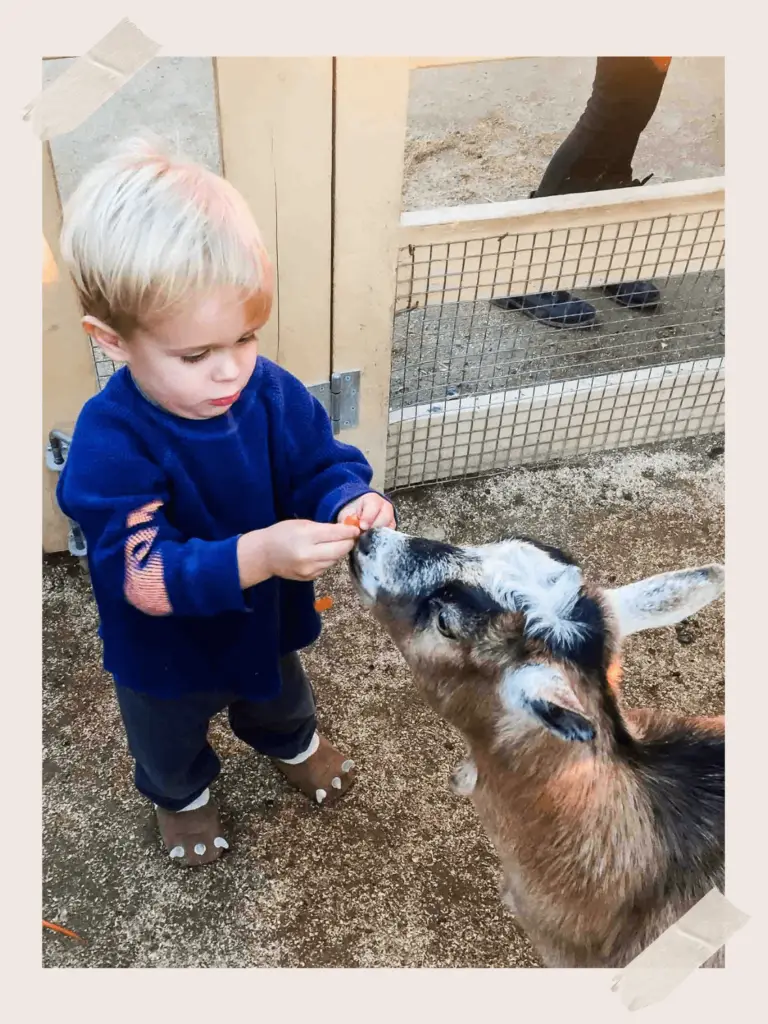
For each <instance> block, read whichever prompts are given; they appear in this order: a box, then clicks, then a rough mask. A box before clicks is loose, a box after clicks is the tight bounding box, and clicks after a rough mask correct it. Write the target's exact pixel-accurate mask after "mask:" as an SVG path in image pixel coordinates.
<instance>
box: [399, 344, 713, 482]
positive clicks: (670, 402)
mask: <svg viewBox="0 0 768 1024" xmlns="http://www.w3.org/2000/svg"><path fill="white" fill-rule="evenodd" d="M724 386H725V361H724V359H723V357H713V358H710V359H700V360H689V361H686V362H680V363H673V364H669V365H667V366H652V367H647V368H644V369H635V370H623V371H620V372H617V373H611V374H603V375H600V376H594V377H587V378H581V379H578V380H570V381H564V382H559V383H552V384H542V385H536V386H533V387H527V388H520V389H516V390H514V391H506V392H496V393H494V394H490V395H478V396H474V397H466V398H458V399H451V400H449V401H447V402H445V403H441V405H442V408H440V409H439V411H436V410H435V406H434V405H421V406H412V407H410V408H407V409H403V410H400V411H397V412H392V413H391V414H390V417H389V424H390V435H389V447H388V453H387V474H386V486H387V487H389V488H400V487H410V486H413V485H415V484H422V483H430V482H434V481H437V480H448V479H453V478H456V477H460V476H465V475H472V474H477V473H484V472H490V471H494V470H501V469H505V468H508V467H511V466H518V465H529V464H534V463H537V462H544V461H551V460H552V459H557V458H563V457H567V456H573V455H584V454H586V453H587V452H590V451H596V450H600V449H606V448H624V447H627V446H629V445H636V444H648V443H650V442H653V441H661V440H670V439H671V438H675V437H685V436H690V435H692V434H705V433H712V432H714V431H717V430H721V429H722V428H723V423H724V413H725V409H724V402H723V394H724Z"/></svg>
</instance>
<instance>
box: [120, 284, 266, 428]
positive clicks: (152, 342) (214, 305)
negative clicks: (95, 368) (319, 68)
mask: <svg viewBox="0 0 768 1024" xmlns="http://www.w3.org/2000/svg"><path fill="white" fill-rule="evenodd" d="M270 300H271V297H270V298H267V299H265V297H264V296H263V295H258V296H255V297H254V298H252V299H250V300H247V301H245V302H244V301H243V299H242V297H241V296H240V295H239V294H238V293H237V292H236V291H234V290H233V289H221V290H218V291H216V292H214V293H212V294H211V295H209V296H207V297H205V298H203V299H200V300H198V301H196V302H190V304H189V305H188V306H187V307H186V308H185V309H184V310H183V311H181V312H179V313H176V314H174V315H173V316H170V317H166V318H164V319H162V320H158V321H157V322H155V323H152V324H151V325H149V326H148V327H147V328H145V329H137V330H136V331H134V333H133V334H132V335H131V339H130V341H129V342H127V343H126V344H125V345H124V352H125V357H126V362H127V363H128V365H129V367H130V370H131V374H132V375H133V378H134V380H135V381H136V383H137V384H138V386H139V387H140V388H141V390H142V391H143V392H144V393H145V394H146V395H147V396H148V397H149V398H151V399H153V400H154V401H155V402H157V403H158V404H159V405H161V406H162V407H163V408H164V409H167V410H168V411H169V412H172V413H175V414H176V415H177V416H183V417H184V418H186V419H192V420H203V419H210V418H211V417H213V416H221V415H222V414H223V413H225V412H226V411H227V410H228V409H230V408H231V407H232V406H233V405H234V403H235V402H236V401H237V399H238V397H239V394H240V392H241V391H242V389H243V388H244V387H245V385H246V384H247V383H248V381H249V379H250V377H251V374H252V373H253V370H254V367H255V366H256V357H257V354H258V338H257V332H258V331H259V330H260V328H262V327H263V326H264V324H265V323H266V321H267V319H268V317H269V310H270V305H271V301H270Z"/></svg>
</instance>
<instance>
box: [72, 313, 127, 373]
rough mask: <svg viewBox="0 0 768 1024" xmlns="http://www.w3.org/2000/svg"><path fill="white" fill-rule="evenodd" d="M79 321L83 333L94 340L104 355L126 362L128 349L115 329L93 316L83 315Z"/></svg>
mask: <svg viewBox="0 0 768 1024" xmlns="http://www.w3.org/2000/svg"><path fill="white" fill-rule="evenodd" d="M80 322H81V323H82V325H83V330H84V331H85V333H86V334H88V335H89V336H90V337H91V338H92V339H93V340H94V341H95V342H96V344H97V345H98V346H99V348H100V349H101V350H102V352H104V354H105V355H107V356H109V358H110V359H113V360H114V361H115V362H116V363H127V362H128V349H127V347H126V344H125V342H124V341H123V339H122V338H121V337H120V335H119V334H118V333H117V331H116V330H114V329H113V328H112V327H109V326H108V325H107V324H105V323H104V322H103V321H101V320H97V319H96V317H95V316H84V317H83V319H82V320H81V321H80Z"/></svg>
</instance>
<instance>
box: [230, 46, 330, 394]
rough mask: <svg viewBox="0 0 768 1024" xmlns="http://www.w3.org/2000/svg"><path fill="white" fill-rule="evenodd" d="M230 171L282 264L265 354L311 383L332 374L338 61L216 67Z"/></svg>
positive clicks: (241, 62) (258, 61) (252, 60)
mask: <svg viewBox="0 0 768 1024" xmlns="http://www.w3.org/2000/svg"><path fill="white" fill-rule="evenodd" d="M214 69H215V78H216V82H217V99H218V105H219V125H220V131H221V153H222V161H223V166H224V174H225V176H226V177H227V178H228V179H229V181H231V182H232V184H233V185H234V186H235V187H236V188H237V189H238V190H239V191H240V192H241V193H242V194H243V196H244V197H245V199H246V201H247V202H248V204H249V206H250V207H251V210H252V211H253V213H254V216H255V217H256V220H257V222H258V224H259V227H260V228H261V231H262V234H263V236H264V241H265V244H266V246H267V248H268V250H269V253H270V256H271V258H272V259H273V261H274V263H275V272H276V289H275V303H274V307H273V312H272V316H271V318H270V321H269V323H268V324H267V325H266V327H265V328H264V330H263V331H262V332H261V351H262V352H263V353H264V355H266V356H268V357H269V358H271V359H274V360H276V361H277V362H278V363H280V365H281V366H284V367H285V368H286V369H287V370H289V371H290V372H291V373H294V374H296V376H298V377H299V378H301V380H302V381H304V383H305V384H310V385H311V384H318V383H320V382H321V381H324V380H327V379H328V377H329V374H330V367H331V357H330V345H331V338H330V322H331V230H332V225H331V201H332V190H331V173H332V160H333V154H332V145H333V137H332V126H333V60H332V58H331V57H297V58H293V57H291V58H284V57H218V58H215V60H214Z"/></svg>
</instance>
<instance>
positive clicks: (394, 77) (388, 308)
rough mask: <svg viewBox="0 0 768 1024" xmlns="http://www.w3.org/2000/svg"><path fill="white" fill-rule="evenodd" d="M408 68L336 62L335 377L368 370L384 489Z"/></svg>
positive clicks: (399, 63) (366, 433)
mask: <svg viewBox="0 0 768 1024" xmlns="http://www.w3.org/2000/svg"><path fill="white" fill-rule="evenodd" d="M408 84H409V74H408V59H407V58H393V57H385V58H381V59H378V58H376V59H374V58H360V57H340V58H338V59H337V62H336V133H335V187H334V196H335V217H334V269H333V369H334V371H335V372H339V373H343V372H344V371H347V370H360V371H361V372H362V378H361V394H360V425H359V427H357V428H355V429H353V430H349V431H345V432H344V433H343V434H342V436H341V439H342V440H344V441H348V442H349V443H350V444H355V445H357V446H358V447H359V448H361V449H362V451H363V452H364V453H365V455H366V456H367V458H368V459H369V461H370V462H371V464H372V465H373V467H374V473H375V476H374V480H375V482H376V484H377V485H378V486H383V482H384V466H385V458H386V437H387V423H388V420H389V379H390V374H391V363H392V358H391V353H392V316H393V313H394V302H395V277H396V275H395V269H396V263H397V246H398V235H399V231H400V210H401V190H402V181H403V150H404V146H405V128H406V118H407V104H408Z"/></svg>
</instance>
